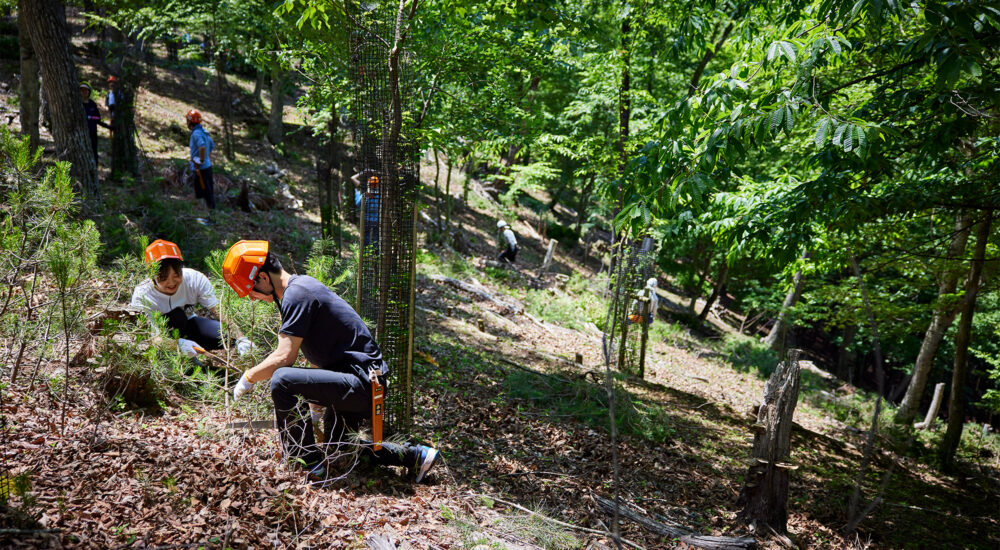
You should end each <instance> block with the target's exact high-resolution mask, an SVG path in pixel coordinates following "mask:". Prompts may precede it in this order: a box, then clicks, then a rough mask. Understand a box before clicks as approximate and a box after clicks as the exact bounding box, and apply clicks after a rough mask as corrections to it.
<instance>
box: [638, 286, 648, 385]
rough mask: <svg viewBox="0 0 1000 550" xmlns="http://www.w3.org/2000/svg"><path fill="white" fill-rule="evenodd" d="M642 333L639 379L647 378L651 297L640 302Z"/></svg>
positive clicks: (640, 339)
mask: <svg viewBox="0 0 1000 550" xmlns="http://www.w3.org/2000/svg"><path fill="white" fill-rule="evenodd" d="M639 304H640V305H639V317H640V321H639V322H640V323H642V324H641V328H642V334H641V336H640V338H639V379H640V380H642V379H644V378H646V342H647V341H648V340H649V299H646V300H643V301H641V302H639Z"/></svg>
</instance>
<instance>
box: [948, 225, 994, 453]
mask: <svg viewBox="0 0 1000 550" xmlns="http://www.w3.org/2000/svg"><path fill="white" fill-rule="evenodd" d="M992 225H993V211H992V210H986V215H985V218H984V219H983V221H982V222H980V225H979V228H978V230H977V231H976V248H975V251H974V252H973V256H972V267H970V268H969V277H968V279H966V281H965V296H964V297H963V298H962V311H961V312H962V320H961V321H959V323H958V333H957V334H956V335H955V363H954V367H953V369H952V376H951V395H950V396H949V398H948V401H949V402H948V430H947V431H946V432H945V434H944V438H943V439H942V440H941V444H940V446H939V447H938V456H939V458H940V460H941V468H942V469H943V470H945V471H948V470H951V469H952V467H953V466H954V460H955V450H956V449H958V442H959V439H961V437H962V428H963V427H964V425H965V379H966V378H967V377H968V371H969V341H970V339H971V337H972V315H973V314H974V313H975V310H976V297H977V296H978V294H979V286H980V285H979V283H980V276H981V275H982V273H983V262H984V259H985V257H986V242H987V241H988V240H989V237H990V228H991V227H992Z"/></svg>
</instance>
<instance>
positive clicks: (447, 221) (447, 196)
mask: <svg viewBox="0 0 1000 550" xmlns="http://www.w3.org/2000/svg"><path fill="white" fill-rule="evenodd" d="M444 158H445V161H444V163H445V167H447V169H448V174H447V175H446V176H445V178H444V232H445V234H446V235H447V234H449V233H450V232H451V170H452V168H453V165H452V163H451V154H450V153H449V154H447V155H445V157H444ZM466 181H469V180H468V179H466Z"/></svg>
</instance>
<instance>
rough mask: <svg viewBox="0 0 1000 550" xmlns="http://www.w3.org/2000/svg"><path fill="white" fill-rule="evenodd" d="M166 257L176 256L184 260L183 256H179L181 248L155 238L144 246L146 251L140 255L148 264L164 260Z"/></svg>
mask: <svg viewBox="0 0 1000 550" xmlns="http://www.w3.org/2000/svg"><path fill="white" fill-rule="evenodd" d="M167 258H176V259H178V260H181V261H184V257H183V256H181V249H180V248H178V247H177V245H176V244H174V243H172V242H170V241H165V240H163V239H156V240H155V241H153V242H152V244H150V245H149V246H147V247H146V253H145V254H144V255H143V256H142V261H143V263H147V264H148V263H152V262H158V261H160V260H166V259H167Z"/></svg>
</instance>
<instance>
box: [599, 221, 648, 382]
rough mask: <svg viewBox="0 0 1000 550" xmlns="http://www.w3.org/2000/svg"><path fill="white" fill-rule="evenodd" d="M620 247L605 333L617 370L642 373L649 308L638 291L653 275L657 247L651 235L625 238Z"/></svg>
mask: <svg viewBox="0 0 1000 550" xmlns="http://www.w3.org/2000/svg"><path fill="white" fill-rule="evenodd" d="M619 246H622V247H624V248H625V250H623V251H622V253H621V255H620V257H621V258H622V261H620V262H618V265H617V266H616V267H617V269H616V270H615V273H613V274H612V275H613V277H614V280H613V281H612V284H611V287H612V289H614V294H613V295H612V299H613V303H612V305H611V308H612V315H610V316H609V320H610V321H611V326H609V327H605V332H606V333H608V334H610V335H612V336H611V342H610V346H611V349H612V350H613V351H612V353H611V357H613V358H614V360H615V363H616V365H617V367H618V370H619V371H621V372H628V373H634V374H638V375H640V376H642V375H643V374H644V370H645V368H644V367H645V366H644V365H643V363H644V361H643V360H644V359H645V346H646V335H647V331H648V329H649V324H648V319H647V313H648V311H649V310H648V308H647V307H645V303H644V302H643V301H641V300H637V293H639V292H640V291H642V289H643V287H644V286H645V284H646V280H647V279H649V277H651V276H652V274H653V264H654V262H655V261H656V247H655V246H654V242H653V239H652V238H651V237H643V238H641V239H632V240H623V241H622V243H621V244H620V245H619ZM616 344H617V345H616Z"/></svg>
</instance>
